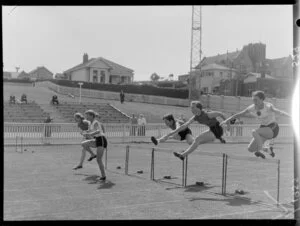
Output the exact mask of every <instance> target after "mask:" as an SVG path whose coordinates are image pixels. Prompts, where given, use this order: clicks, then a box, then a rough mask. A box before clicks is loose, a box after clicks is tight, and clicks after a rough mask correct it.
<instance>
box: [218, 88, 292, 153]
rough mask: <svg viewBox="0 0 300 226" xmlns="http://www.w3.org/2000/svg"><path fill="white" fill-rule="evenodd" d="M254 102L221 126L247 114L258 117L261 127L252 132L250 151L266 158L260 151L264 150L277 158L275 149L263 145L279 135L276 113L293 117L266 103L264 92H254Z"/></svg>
mask: <svg viewBox="0 0 300 226" xmlns="http://www.w3.org/2000/svg"><path fill="white" fill-rule="evenodd" d="M252 100H253V103H254V104H252V105H250V106H249V107H247V108H246V109H245V110H243V111H241V112H239V113H237V114H235V115H232V116H231V117H229V118H228V119H226V120H225V121H223V122H222V123H221V124H225V123H228V122H229V121H230V120H232V119H234V118H237V117H241V116H243V115H245V114H247V113H249V114H251V115H252V116H254V117H256V118H257V120H258V121H259V123H260V127H259V128H257V129H255V130H252V136H253V138H252V140H251V141H250V143H249V145H248V151H250V152H254V154H255V155H256V156H257V157H261V158H265V155H264V154H263V153H261V152H260V150H263V151H265V152H267V153H269V154H270V155H271V156H272V157H275V153H274V151H273V148H270V147H266V148H263V144H264V143H265V141H267V140H271V139H273V138H275V137H277V135H278V133H279V126H278V124H277V122H276V118H275V113H277V114H280V115H284V116H287V117H291V116H290V115H289V114H288V113H286V112H284V111H281V110H278V109H277V108H275V107H274V106H273V104H271V103H268V102H265V101H264V100H265V93H264V92H263V91H255V92H253V93H252Z"/></svg>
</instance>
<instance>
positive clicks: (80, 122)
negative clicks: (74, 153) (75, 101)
mask: <svg viewBox="0 0 300 226" xmlns="http://www.w3.org/2000/svg"><path fill="white" fill-rule="evenodd" d="M74 119H75V121H76V122H77V126H78V128H79V129H80V130H81V132H80V134H81V135H83V134H84V133H85V132H87V131H88V130H89V127H90V125H91V123H90V122H89V121H88V120H86V119H85V118H84V116H83V115H82V114H81V113H79V112H77V113H75V114H74ZM84 138H85V139H88V138H87V137H86V136H84ZM86 151H88V152H89V153H90V154H91V157H90V158H89V159H88V161H92V160H93V159H94V158H96V157H97V156H96V155H95V154H94V152H93V151H92V150H91V149H84V148H83V149H82V154H81V158H80V162H79V164H78V166H76V167H74V168H73V169H74V170H78V169H81V168H82V165H83V161H84V159H85V153H86Z"/></svg>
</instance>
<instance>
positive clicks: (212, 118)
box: [166, 101, 225, 160]
mask: <svg viewBox="0 0 300 226" xmlns="http://www.w3.org/2000/svg"><path fill="white" fill-rule="evenodd" d="M191 111H192V113H193V114H194V116H192V117H191V118H190V119H189V120H188V121H187V122H186V123H184V124H183V125H181V126H180V127H178V128H177V129H176V130H174V131H172V132H171V133H169V134H167V135H166V137H168V136H172V135H174V134H176V133H178V132H179V131H181V130H183V129H185V128H187V127H188V126H189V125H190V124H191V123H192V122H194V121H196V122H199V123H200V124H204V125H207V126H208V127H209V130H206V131H205V132H203V133H201V134H200V135H198V136H197V137H196V138H195V140H194V142H193V143H192V145H190V146H189V147H188V149H186V150H185V151H184V152H182V153H177V152H174V155H175V156H176V157H178V158H180V159H181V160H184V158H185V156H187V155H188V154H190V153H191V152H193V151H194V150H196V148H197V147H198V146H199V145H200V144H204V143H208V142H211V141H214V140H215V139H219V140H220V141H221V142H222V143H225V140H224V139H223V138H222V135H223V128H222V127H221V126H220V123H219V121H218V120H217V119H216V117H221V118H223V119H225V116H224V115H223V113H221V112H218V111H211V112H206V111H204V110H202V104H201V103H200V102H199V101H192V102H191Z"/></svg>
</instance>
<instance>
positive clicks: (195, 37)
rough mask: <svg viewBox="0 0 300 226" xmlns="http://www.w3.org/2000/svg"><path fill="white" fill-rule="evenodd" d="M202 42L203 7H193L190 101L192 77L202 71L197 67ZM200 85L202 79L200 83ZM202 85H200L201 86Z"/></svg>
mask: <svg viewBox="0 0 300 226" xmlns="http://www.w3.org/2000/svg"><path fill="white" fill-rule="evenodd" d="M201 41H202V7H201V6H192V29H191V58H190V76H189V81H190V82H189V100H191V98H192V96H191V94H192V88H193V82H191V81H192V77H193V75H195V74H196V73H199V71H201V69H196V68H195V67H196V66H197V65H198V64H199V63H200V61H201V54H202V50H201ZM198 83H200V77H199V81H198ZM199 85H200V84H199Z"/></svg>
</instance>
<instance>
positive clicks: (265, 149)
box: [263, 147, 275, 158]
mask: <svg viewBox="0 0 300 226" xmlns="http://www.w3.org/2000/svg"><path fill="white" fill-rule="evenodd" d="M263 151H264V152H267V153H268V154H269V155H271V156H272V157H273V158H274V157H275V152H274V151H273V147H268V148H263Z"/></svg>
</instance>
